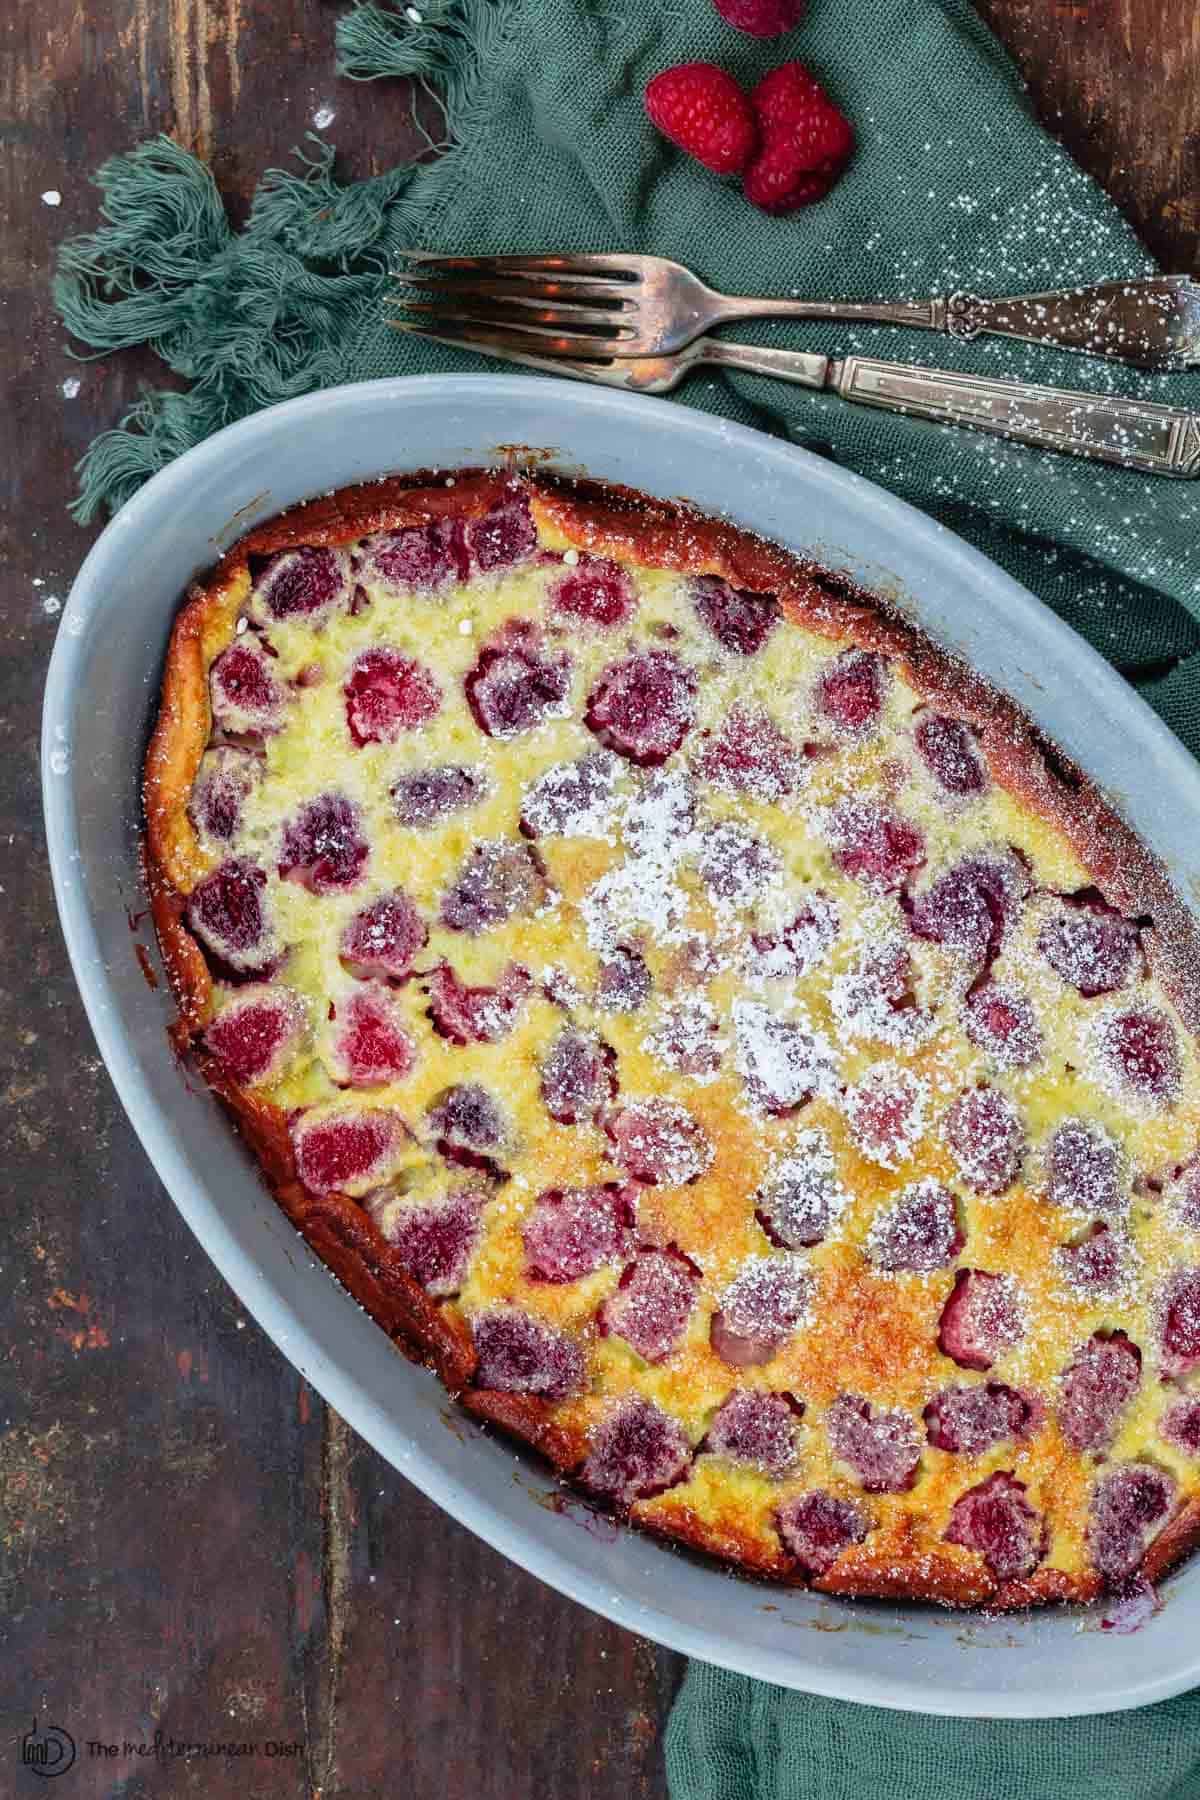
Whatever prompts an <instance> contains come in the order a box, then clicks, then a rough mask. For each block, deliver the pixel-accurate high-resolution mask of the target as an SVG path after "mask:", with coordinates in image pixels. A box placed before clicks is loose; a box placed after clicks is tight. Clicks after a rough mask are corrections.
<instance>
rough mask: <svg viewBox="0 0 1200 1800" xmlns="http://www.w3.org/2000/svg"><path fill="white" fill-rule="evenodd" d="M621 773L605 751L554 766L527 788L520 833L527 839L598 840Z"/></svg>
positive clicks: (611, 756)
mask: <svg viewBox="0 0 1200 1800" xmlns="http://www.w3.org/2000/svg"><path fill="white" fill-rule="evenodd" d="M620 773H621V763H620V760H619V759H618V758H617V757H615V756H613V755H612V754H611V753H610V752H609V751H608V750H593V751H592V752H591V754H590V755H588V756H582V757H580V759H579V761H578V762H573V763H555V764H554V766H553V767H552V768H549V769H547V770H546V771H545V772H544V773H543V774H541V775H539V776H538V778H537V780H536V781H533V782H531V783H530V785H529V787H527V788H526V790H525V796H524V799H523V800H522V802H521V830H522V831H523V832H524V834H525V836H526V837H530V838H539V837H600V836H601V835H603V833H604V832H605V831H606V830H607V828H608V825H609V821H610V819H611V816H612V805H613V794H614V791H615V789H616V785H617V778H618V776H619V775H620Z"/></svg>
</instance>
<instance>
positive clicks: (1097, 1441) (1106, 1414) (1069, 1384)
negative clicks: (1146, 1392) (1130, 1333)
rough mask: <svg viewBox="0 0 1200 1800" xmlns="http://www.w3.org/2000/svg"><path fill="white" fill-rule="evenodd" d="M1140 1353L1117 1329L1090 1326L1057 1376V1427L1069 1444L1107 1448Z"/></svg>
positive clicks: (1137, 1375) (1133, 1385) (1138, 1374)
mask: <svg viewBox="0 0 1200 1800" xmlns="http://www.w3.org/2000/svg"><path fill="white" fill-rule="evenodd" d="M1141 1379H1142V1353H1141V1351H1140V1350H1139V1349H1138V1347H1137V1345H1136V1344H1134V1343H1131V1342H1130V1340H1129V1338H1128V1337H1127V1336H1126V1334H1125V1333H1124V1332H1123V1331H1114V1332H1113V1333H1112V1334H1111V1335H1106V1334H1105V1333H1103V1332H1099V1331H1098V1332H1096V1333H1095V1335H1094V1336H1092V1337H1090V1338H1089V1339H1088V1341H1087V1343H1086V1344H1083V1345H1081V1346H1080V1348H1079V1349H1078V1350H1077V1351H1076V1352H1075V1356H1074V1358H1073V1360H1072V1361H1071V1362H1070V1363H1069V1364H1068V1365H1067V1367H1066V1368H1065V1369H1064V1370H1063V1372H1062V1374H1061V1375H1060V1377H1059V1385H1058V1403H1057V1406H1056V1409H1055V1410H1056V1413H1057V1416H1058V1425H1059V1430H1060V1431H1061V1432H1062V1434H1063V1437H1064V1438H1065V1439H1066V1441H1067V1443H1068V1444H1070V1446H1071V1448H1072V1449H1073V1450H1107V1449H1108V1448H1109V1446H1110V1445H1111V1444H1112V1441H1113V1438H1114V1436H1115V1435H1116V1429H1117V1420H1118V1419H1119V1418H1120V1416H1121V1414H1122V1413H1123V1412H1124V1410H1125V1408H1126V1407H1127V1406H1128V1405H1129V1402H1130V1401H1131V1400H1132V1398H1133V1396H1134V1395H1135V1394H1136V1393H1137V1390H1138V1388H1139V1386H1140V1385H1141Z"/></svg>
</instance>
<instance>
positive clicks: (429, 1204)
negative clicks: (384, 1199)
mask: <svg viewBox="0 0 1200 1800" xmlns="http://www.w3.org/2000/svg"><path fill="white" fill-rule="evenodd" d="M486 1198H487V1195H486V1193H485V1192H484V1190H483V1189H482V1188H471V1187H465V1188H459V1189H458V1191H457V1192H456V1193H453V1194H443V1195H442V1196H441V1197H440V1198H438V1199H436V1200H429V1201H424V1202H409V1201H402V1202H400V1203H399V1204H398V1205H397V1204H392V1205H389V1206H388V1207H387V1209H386V1212H385V1214H384V1215H383V1217H384V1222H385V1224H386V1229H385V1230H384V1236H385V1237H386V1238H387V1240H388V1242H389V1243H390V1244H391V1245H392V1247H393V1248H394V1249H395V1250H396V1252H397V1254H398V1255H399V1257H400V1260H401V1262H402V1263H403V1264H404V1266H405V1268H406V1269H407V1270H408V1273H409V1274H410V1275H411V1276H412V1278H413V1280H414V1281H419V1282H420V1284H421V1286H422V1287H423V1288H424V1289H425V1291H426V1292H427V1293H429V1294H432V1295H433V1296H434V1298H435V1299H438V1300H440V1299H444V1298H445V1297H446V1295H448V1294H457V1292H458V1290H459V1289H460V1288H461V1287H462V1284H463V1282H464V1281H465V1280H466V1278H467V1270H468V1269H469V1267H470V1265H471V1258H472V1256H473V1255H474V1254H475V1247H476V1245H477V1244H478V1242H479V1233H480V1226H481V1218H482V1213H483V1206H484V1201H485V1200H486ZM368 1210H373V1209H372V1208H370V1206H368Z"/></svg>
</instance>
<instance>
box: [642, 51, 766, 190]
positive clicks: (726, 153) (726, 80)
mask: <svg viewBox="0 0 1200 1800" xmlns="http://www.w3.org/2000/svg"><path fill="white" fill-rule="evenodd" d="M646 111H647V112H648V113H649V115H650V118H651V120H652V122H653V123H654V124H655V125H657V127H658V129H659V130H660V131H661V132H662V134H663V136H664V137H668V138H670V140H671V142H672V143H673V144H678V145H679V148H680V149H681V150H686V151H687V153H688V155H689V156H694V157H695V158H696V161H697V162H701V163H703V164H704V166H705V168H706V169H711V170H712V172H713V174H714V175H740V174H741V172H742V170H743V169H744V168H745V167H746V165H747V164H748V163H749V161H750V158H751V157H752V156H753V155H754V152H755V149H756V148H757V145H758V128H757V126H756V125H755V122H754V113H753V111H752V110H751V106H750V102H749V100H747V98H746V96H745V94H744V93H743V92H742V90H741V88H740V87H739V86H738V84H737V82H736V81H735V80H734V79H733V76H732V75H727V74H726V73H725V70H724V69H718V68H717V67H716V65H715V64H714V63H704V62H694V63H680V64H679V65H678V66H677V67H676V68H674V69H664V70H663V72H662V74H661V75H656V76H655V77H654V80H653V81H652V82H651V83H650V84H649V86H648V87H647V89H646Z"/></svg>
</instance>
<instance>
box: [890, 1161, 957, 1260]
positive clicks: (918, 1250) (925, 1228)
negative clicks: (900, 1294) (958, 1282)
mask: <svg viewBox="0 0 1200 1800" xmlns="http://www.w3.org/2000/svg"><path fill="white" fill-rule="evenodd" d="M965 1242H966V1233H965V1232H964V1230H963V1228H962V1224H961V1222H960V1219H959V1208H958V1201H957V1199H956V1198H955V1196H954V1195H953V1194H952V1193H951V1192H950V1190H949V1188H944V1187H943V1186H942V1184H941V1182H940V1181H935V1180H934V1179H933V1177H932V1176H927V1177H926V1178H925V1180H924V1181H918V1182H915V1183H914V1184H913V1185H912V1187H909V1188H906V1189H905V1190H904V1192H903V1193H902V1194H901V1196H900V1198H899V1199H898V1200H897V1201H896V1203H895V1205H894V1206H890V1207H889V1208H888V1210H887V1211H886V1212H884V1213H882V1214H881V1215H880V1217H879V1218H878V1219H877V1220H876V1221H875V1223H874V1225H873V1226H872V1227H871V1232H870V1236H869V1237H868V1239H867V1251H868V1254H869V1256H870V1259H871V1261H872V1262H873V1263H874V1264H875V1267H876V1268H877V1269H913V1270H915V1271H917V1273H919V1274H922V1275H927V1274H929V1273H930V1271H931V1270H933V1269H948V1268H949V1267H950V1265H951V1263H953V1262H954V1261H955V1260H956V1258H957V1257H958V1254H959V1252H960V1251H961V1249H962V1247H963V1244H964V1243H965Z"/></svg>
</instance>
